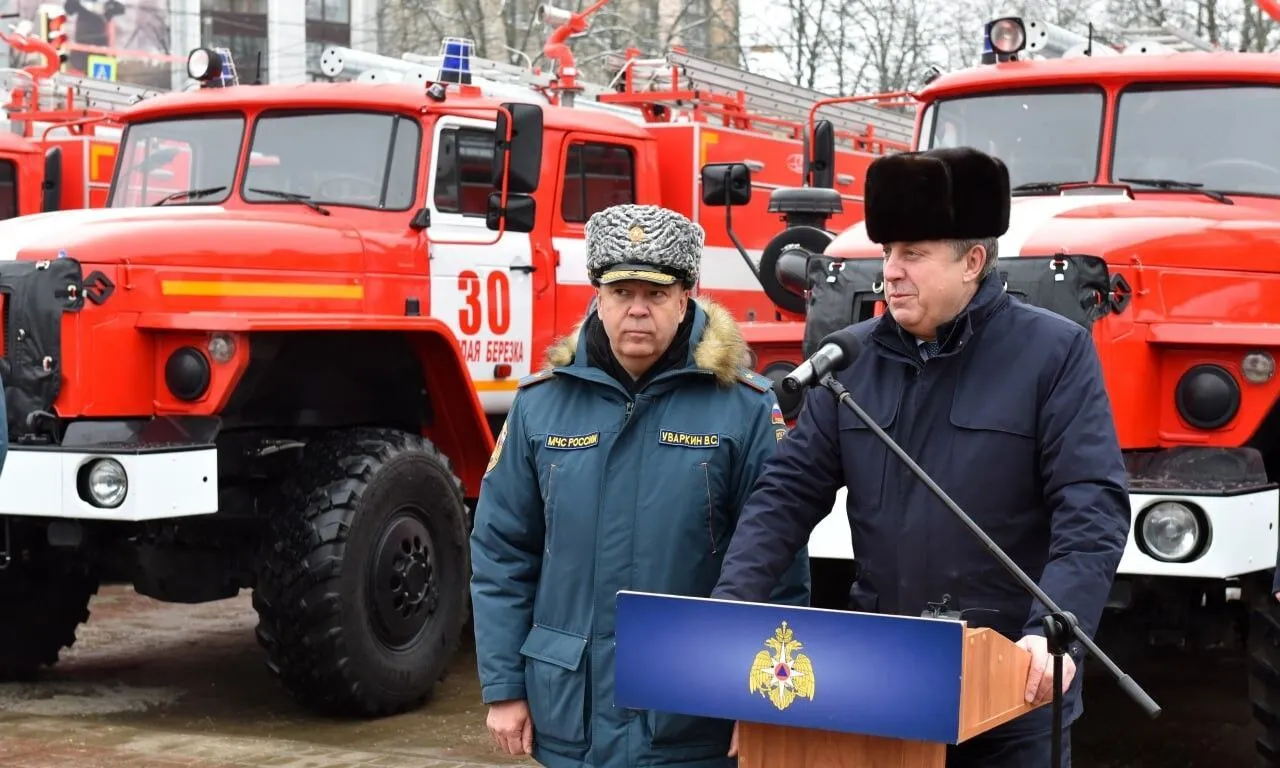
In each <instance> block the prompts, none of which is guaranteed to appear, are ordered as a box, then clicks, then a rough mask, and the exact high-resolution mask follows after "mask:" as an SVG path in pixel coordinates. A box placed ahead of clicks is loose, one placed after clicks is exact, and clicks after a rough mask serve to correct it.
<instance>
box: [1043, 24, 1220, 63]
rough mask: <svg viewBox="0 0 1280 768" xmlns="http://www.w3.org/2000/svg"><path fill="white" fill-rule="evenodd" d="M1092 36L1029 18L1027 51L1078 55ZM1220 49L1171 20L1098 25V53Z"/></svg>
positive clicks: (1095, 42)
mask: <svg viewBox="0 0 1280 768" xmlns="http://www.w3.org/2000/svg"><path fill="white" fill-rule="evenodd" d="M1089 45H1090V40H1089V36H1088V35H1085V34H1081V33H1079V32H1074V31H1071V30H1068V29H1065V28H1063V27H1059V26H1057V25H1056V24H1049V23H1047V22H1044V21H1040V20H1035V21H1028V22H1027V52H1028V53H1032V54H1038V55H1040V56H1042V57H1044V58H1046V59H1057V58H1065V57H1075V56H1081V55H1083V54H1084V51H1085V50H1086V49H1087V48H1089ZM1214 50H1217V49H1216V48H1215V47H1214V46H1213V44H1212V43H1210V42H1208V41H1207V40H1201V39H1200V38H1198V37H1196V36H1194V35H1192V34H1190V33H1188V32H1186V31H1184V30H1181V29H1177V28H1176V27H1172V26H1170V25H1168V24H1165V25H1163V26H1159V27H1132V28H1128V29H1115V30H1106V29H1095V30H1094V34H1093V41H1092V54H1093V55H1095V56H1117V55H1126V56H1133V55H1143V54H1145V55H1151V54H1160V53H1189V52H1191V51H1214Z"/></svg>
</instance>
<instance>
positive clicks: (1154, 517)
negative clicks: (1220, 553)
mask: <svg viewBox="0 0 1280 768" xmlns="http://www.w3.org/2000/svg"><path fill="white" fill-rule="evenodd" d="M1138 530H1139V531H1140V532H1141V540H1142V545H1143V547H1142V548H1143V549H1144V550H1145V551H1146V553H1147V554H1148V555H1150V556H1151V557H1154V558H1155V559H1157V560H1163V561H1165V562H1167V563H1176V562H1182V561H1184V560H1189V559H1191V558H1192V557H1193V556H1194V555H1196V554H1198V553H1199V552H1200V550H1201V548H1202V544H1203V543H1204V541H1205V537H1206V536H1207V535H1208V526H1207V521H1204V520H1203V519H1202V518H1201V516H1200V515H1199V514H1197V512H1196V510H1194V509H1192V508H1191V507H1189V506H1187V505H1186V504H1182V503H1180V502H1177V501H1162V502H1160V503H1158V504H1154V505H1152V506H1150V507H1148V508H1147V509H1145V510H1143V512H1142V514H1141V515H1139V517H1138Z"/></svg>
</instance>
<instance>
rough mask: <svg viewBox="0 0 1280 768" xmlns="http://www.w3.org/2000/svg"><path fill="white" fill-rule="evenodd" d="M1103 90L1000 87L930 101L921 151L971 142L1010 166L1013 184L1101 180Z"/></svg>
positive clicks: (924, 123)
mask: <svg viewBox="0 0 1280 768" xmlns="http://www.w3.org/2000/svg"><path fill="white" fill-rule="evenodd" d="M1103 114H1104V98H1103V92H1102V90H1101V89H1098V88H1070V89H1068V88H1054V89H1041V90H1035V91H1000V92H998V93H988V94H983V95H980V96H962V97H958V98H953V99H941V100H938V101H935V102H932V103H930V104H929V105H928V106H927V107H926V108H925V112H924V116H923V119H922V125H921V131H920V137H921V139H920V144H921V148H922V149H934V148H939V147H960V146H968V147H974V148H976V149H980V150H982V151H984V152H987V153H989V154H992V155H995V156H996V157H998V158H1000V159H1001V160H1003V161H1004V162H1005V164H1006V165H1008V166H1009V180H1010V183H1011V184H1012V186H1014V187H1015V188H1016V187H1019V186H1022V185H1030V184H1036V183H1037V182H1040V183H1044V182H1052V183H1067V182H1079V181H1086V182H1087V181H1093V180H1095V179H1096V178H1097V173H1098V157H1099V151H1100V149H1101V145H1102V123H1103Z"/></svg>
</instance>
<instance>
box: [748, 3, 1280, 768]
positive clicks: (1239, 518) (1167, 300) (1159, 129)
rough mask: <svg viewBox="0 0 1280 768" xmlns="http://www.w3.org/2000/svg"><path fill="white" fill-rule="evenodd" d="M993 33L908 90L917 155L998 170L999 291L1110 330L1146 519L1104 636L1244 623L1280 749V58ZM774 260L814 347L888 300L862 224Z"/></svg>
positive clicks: (832, 598) (1186, 38) (1102, 334)
mask: <svg viewBox="0 0 1280 768" xmlns="http://www.w3.org/2000/svg"><path fill="white" fill-rule="evenodd" d="M1266 5H1267V7H1268V10H1269V12H1270V13H1271V14H1272V15H1273V16H1275V17H1276V18H1277V19H1278V20H1280V7H1277V5H1276V3H1275V2H1274V0H1268V2H1267V4H1266ZM987 34H988V37H987V40H986V55H985V57H984V63H983V64H982V65H979V66H977V67H974V68H970V69H965V70H962V71H958V72H954V73H950V74H946V75H942V76H940V77H938V78H936V79H935V80H934V81H933V82H932V83H930V84H929V85H928V86H927V87H925V88H924V89H923V90H921V91H920V93H919V94H918V98H919V102H920V108H919V113H918V120H917V126H916V133H915V138H914V141H913V146H914V147H918V148H922V149H924V148H934V147H947V146H959V145H968V146H973V147H976V148H978V149H982V150H984V151H987V152H990V153H993V154H995V155H997V156H999V157H1001V158H1002V159H1003V160H1004V161H1005V162H1006V163H1007V164H1008V166H1009V169H1010V173H1011V176H1012V184H1013V195H1014V199H1013V201H1012V217H1011V225H1010V227H1009V231H1008V232H1007V233H1006V234H1005V235H1004V236H1003V237H1001V238H1000V239H999V248H998V251H999V257H1000V264H999V267H998V270H999V272H1000V274H1001V276H1002V277H1003V279H1004V280H1005V285H1006V290H1007V291H1008V292H1009V293H1011V294H1013V295H1015V296H1016V297H1018V298H1019V299H1021V300H1023V301H1026V302H1029V303H1032V304H1036V305H1038V306H1042V307H1045V308H1048V309H1051V310H1053V311H1055V312H1057V313H1059V314H1061V315H1063V316H1065V317H1067V318H1069V319H1071V320H1074V321H1076V322H1078V323H1080V324H1081V325H1083V326H1084V327H1086V328H1089V329H1090V330H1091V332H1092V335H1093V338H1094V340H1095V343H1096V345H1097V348H1098V351H1099V355H1100V357H1101V360H1102V364H1103V369H1104V372H1105V377H1106V383H1107V388H1108V391H1109V394H1110V397H1111V399H1112V404H1113V408H1114V413H1115V420H1116V426H1117V428H1118V431H1119V436H1120V440H1121V443H1122V447H1123V448H1124V451H1125V456H1126V459H1127V462H1128V465H1129V471H1130V478H1129V481H1130V494H1131V495H1130V503H1131V506H1132V512H1133V523H1132V531H1131V535H1130V537H1129V541H1128V546H1127V548H1126V551H1125V553H1124V556H1123V559H1122V561H1121V563H1120V567H1119V574H1118V577H1117V580H1116V584H1115V588H1114V591H1113V595H1112V599H1111V601H1110V605H1109V610H1108V612H1107V616H1106V618H1105V619H1104V621H1103V625H1102V630H1101V631H1102V633H1103V634H1104V636H1105V640H1104V641H1103V642H1102V644H1103V646H1104V647H1107V648H1109V650H1112V651H1115V652H1116V653H1117V654H1118V655H1119V654H1123V653H1124V651H1125V650H1126V648H1129V649H1132V648H1133V647H1134V646H1135V645H1136V646H1137V648H1139V649H1142V648H1146V647H1147V646H1149V645H1151V644H1163V643H1172V644H1175V645H1178V646H1181V647H1184V648H1188V649H1201V650H1204V649H1228V650H1234V649H1237V648H1238V645H1239V644H1238V641H1237V637H1238V636H1243V635H1244V633H1245V632H1246V631H1247V633H1248V638H1249V639H1248V643H1247V647H1248V650H1249V651H1250V653H1251V661H1252V672H1253V674H1252V692H1251V698H1252V701H1253V705H1254V713H1255V716H1256V718H1255V719H1256V721H1257V725H1258V727H1259V732H1260V736H1259V740H1258V747H1259V750H1260V752H1261V753H1262V754H1263V755H1264V757H1265V759H1266V761H1267V764H1268V765H1273V764H1280V751H1278V750H1280V704H1278V703H1277V702H1280V675H1278V674H1277V670H1280V603H1278V602H1277V600H1276V598H1275V597H1274V596H1273V595H1272V590H1271V584H1272V574H1273V569H1274V567H1275V565H1276V555H1277V531H1278V527H1280V490H1277V480H1280V422H1278V421H1277V420H1278V419H1280V377H1277V376H1276V356H1277V354H1280V141H1277V140H1276V126H1277V125H1280V56H1277V55H1276V54H1274V53H1272V54H1264V53H1237V52H1224V51H1217V50H1214V49H1213V46H1210V45H1208V44H1205V43H1202V42H1199V41H1196V40H1195V39H1194V38H1193V37H1191V36H1190V35H1187V34H1185V33H1182V32H1179V31H1178V30H1172V29H1162V30H1141V31H1132V30H1131V31H1130V32H1129V33H1128V34H1127V35H1117V36H1116V38H1117V39H1112V40H1110V41H1108V40H1106V39H1103V38H1100V37H1098V36H1096V35H1095V36H1092V37H1091V36H1090V35H1088V34H1073V33H1072V32H1070V31H1068V30H1065V29H1061V28H1058V27H1054V26H1052V25H1047V24H1043V23H1040V22H1030V21H1024V20H1023V19H1020V18H1003V19H999V20H995V21H993V22H992V23H991V24H989V25H987ZM1029 54H1030V55H1029ZM1036 54H1039V55H1036ZM819 149H820V148H819ZM818 193H819V190H814V194H818ZM779 261H780V263H779V268H778V269H777V270H776V271H775V274H774V275H773V276H772V278H771V279H769V280H767V281H766V283H767V284H768V285H769V286H770V291H771V292H774V293H776V294H778V295H782V294H785V295H786V296H787V298H788V299H790V300H793V301H794V300H796V299H797V298H803V299H804V300H805V301H806V304H807V310H808V312H807V317H806V334H805V342H806V349H805V352H806V353H811V352H812V351H813V345H814V344H815V342H816V341H817V340H818V339H821V338H822V337H823V336H825V335H826V334H827V333H830V332H831V331H833V330H836V329H838V328H841V327H844V326H846V325H848V324H850V323H853V322H857V321H859V320H863V319H866V318H868V317H871V316H874V315H876V314H878V313H880V312H883V311H884V305H883V301H882V299H883V284H882V276H881V272H880V269H881V263H882V255H881V253H880V247H879V246H877V245H875V244H874V243H872V242H870V241H869V240H868V239H867V236H866V230H865V227H864V226H863V225H862V224H858V225H855V226H853V227H849V228H846V229H844V230H843V231H842V232H841V233H840V234H839V235H838V236H837V237H836V238H835V239H834V241H832V242H831V243H830V244H829V245H828V246H827V247H826V248H825V249H821V250H819V249H809V250H808V251H804V250H801V249H791V250H788V251H787V252H786V253H785V254H784V255H783V257H782V258H781V259H780V260H779ZM845 506H846V503H845V494H844V492H843V491H842V492H841V493H840V494H838V495H837V498H836V501H835V504H834V507H833V510H832V513H831V515H830V516H828V517H827V518H826V519H825V520H824V521H823V522H822V523H821V524H820V525H819V526H818V528H817V529H816V530H815V531H814V533H813V536H812V537H811V539H810V542H809V545H810V553H811V554H812V555H813V557H814V558H815V574H818V575H816V576H815V584H819V585H826V586H827V587H828V588H830V590H831V591H830V592H829V593H827V594H825V595H823V596H822V598H821V599H822V600H824V601H827V602H828V603H833V602H836V601H839V600H840V599H841V597H842V596H843V595H844V594H845V593H846V592H847V588H848V585H849V581H850V579H851V578H852V577H853V573H854V572H855V571H854V568H853V564H854V562H855V561H854V558H855V557H856V553H855V552H854V551H853V550H852V548H851V544H850V532H849V524H848V519H847V515H846V510H845ZM1171 669H1172V668H1171Z"/></svg>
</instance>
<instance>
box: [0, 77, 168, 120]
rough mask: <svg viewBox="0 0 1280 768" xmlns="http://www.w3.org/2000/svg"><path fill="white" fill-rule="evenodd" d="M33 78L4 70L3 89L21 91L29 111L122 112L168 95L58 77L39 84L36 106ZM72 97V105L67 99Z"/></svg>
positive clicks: (107, 82) (85, 79)
mask: <svg viewBox="0 0 1280 768" xmlns="http://www.w3.org/2000/svg"><path fill="white" fill-rule="evenodd" d="M32 85H33V78H32V77H31V75H29V74H27V73H26V72H24V71H22V70H15V69H7V70H0V88H3V89H4V90H5V91H12V90H15V89H17V90H21V91H23V92H24V93H25V94H26V97H27V99H28V104H29V106H27V107H26V108H27V109H30V108H31V107H35V106H38V108H39V109H41V110H48V111H52V110H60V109H93V110H100V111H102V112H118V111H120V110H121V109H124V108H126V107H129V106H131V105H133V104H137V103H138V102H139V101H142V100H143V99H149V98H152V97H155V96H160V95H162V94H164V93H168V91H161V90H156V89H154V88H145V87H143V86H140V85H133V84H130V83H117V82H112V81H108V80H97V79H94V78H90V77H77V76H75V75H64V74H55V75H54V76H53V77H51V78H48V79H41V80H40V81H39V89H38V93H37V96H38V99H39V100H38V101H36V102H34V103H32V102H31V98H32V90H33V89H32ZM68 95H70V96H71V103H70V104H68V102H67V96H68Z"/></svg>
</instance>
